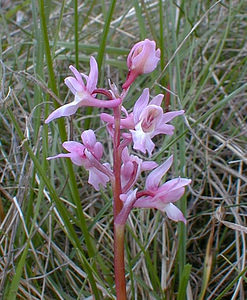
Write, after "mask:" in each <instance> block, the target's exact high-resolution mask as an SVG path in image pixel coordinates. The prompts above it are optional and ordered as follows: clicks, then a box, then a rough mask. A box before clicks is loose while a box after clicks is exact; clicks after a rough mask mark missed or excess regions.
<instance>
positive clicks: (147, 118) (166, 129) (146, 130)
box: [130, 89, 184, 155]
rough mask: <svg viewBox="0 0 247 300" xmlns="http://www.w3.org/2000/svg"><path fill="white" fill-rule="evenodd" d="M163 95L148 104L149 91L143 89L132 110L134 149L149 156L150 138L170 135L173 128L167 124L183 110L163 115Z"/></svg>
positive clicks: (151, 143) (151, 148)
mask: <svg viewBox="0 0 247 300" xmlns="http://www.w3.org/2000/svg"><path fill="white" fill-rule="evenodd" d="M163 97H164V95H161V94H159V95H157V96H155V97H154V98H153V99H152V100H151V101H150V102H149V89H144V90H143V93H142V94H141V96H140V97H139V99H138V100H137V101H136V103H135V106H134V109H133V118H134V127H135V128H134V129H131V130H130V132H131V134H132V138H133V142H134V149H136V150H140V151H141V152H143V153H146V151H148V153H149V155H151V154H152V152H153V150H154V147H155V145H154V143H153V142H152V138H153V137H154V136H156V135H157V134H167V135H172V134H173V132H174V126H172V125H170V124H167V123H168V122H169V121H171V120H172V119H173V118H175V117H176V116H179V115H182V114H184V111H183V110H179V111H172V112H167V113H163V109H162V108H161V106H160V105H161V102H162V100H163Z"/></svg>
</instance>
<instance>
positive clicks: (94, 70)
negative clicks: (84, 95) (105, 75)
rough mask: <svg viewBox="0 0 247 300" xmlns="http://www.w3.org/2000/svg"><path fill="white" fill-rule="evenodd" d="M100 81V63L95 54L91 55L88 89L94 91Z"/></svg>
mask: <svg viewBox="0 0 247 300" xmlns="http://www.w3.org/2000/svg"><path fill="white" fill-rule="evenodd" d="M97 82H98V65H97V62H96V60H95V58H94V57H93V56H91V57H90V73H89V76H88V80H87V90H88V92H90V93H92V92H93V91H94V90H95V89H96V85H97Z"/></svg>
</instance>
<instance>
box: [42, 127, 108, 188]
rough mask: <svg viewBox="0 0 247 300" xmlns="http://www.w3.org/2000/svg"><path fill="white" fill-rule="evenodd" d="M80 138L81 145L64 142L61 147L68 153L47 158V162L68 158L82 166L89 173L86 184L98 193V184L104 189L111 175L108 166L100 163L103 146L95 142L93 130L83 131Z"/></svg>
mask: <svg viewBox="0 0 247 300" xmlns="http://www.w3.org/2000/svg"><path fill="white" fill-rule="evenodd" d="M81 138H82V142H83V144H81V143H78V142H74V141H67V142H64V143H63V145H62V146H63V148H64V149H65V150H67V151H68V152H69V153H61V154H58V155H55V156H51V157H47V160H51V159H55V158H61V157H68V158H70V159H71V161H72V162H73V163H74V164H75V165H77V166H84V168H85V169H86V170H88V171H89V179H88V183H90V184H91V185H92V186H93V187H94V188H95V189H96V190H97V191H98V190H99V189H100V184H101V185H103V186H104V187H105V186H106V183H107V182H108V181H109V179H110V178H111V177H112V176H113V174H112V171H111V170H110V168H109V165H108V164H101V163H100V159H101V158H102V155H103V145H102V144H101V143H100V142H97V141H96V137H95V134H94V132H93V130H91V129H89V130H86V131H84V132H83V133H82V135H81Z"/></svg>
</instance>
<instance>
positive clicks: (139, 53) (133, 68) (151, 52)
mask: <svg viewBox="0 0 247 300" xmlns="http://www.w3.org/2000/svg"><path fill="white" fill-rule="evenodd" d="M155 47H156V43H155V41H150V40H148V39H145V40H144V41H141V42H139V43H137V44H135V45H134V46H133V48H132V49H131V51H130V53H129V55H128V58H127V66H128V68H129V73H128V76H127V79H126V81H125V83H124V84H123V89H127V88H128V87H129V86H130V85H131V84H132V83H133V82H134V80H135V79H136V77H137V76H138V75H140V74H146V73H150V72H153V70H154V69H155V68H156V67H157V64H158V62H159V60H160V49H157V50H155Z"/></svg>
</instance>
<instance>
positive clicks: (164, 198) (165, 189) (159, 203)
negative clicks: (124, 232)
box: [118, 156, 191, 223]
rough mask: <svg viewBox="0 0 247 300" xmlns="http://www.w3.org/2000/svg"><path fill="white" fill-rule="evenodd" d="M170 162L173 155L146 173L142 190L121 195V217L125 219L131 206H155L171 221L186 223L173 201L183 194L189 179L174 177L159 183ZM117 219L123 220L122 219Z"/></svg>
mask: <svg viewBox="0 0 247 300" xmlns="http://www.w3.org/2000/svg"><path fill="white" fill-rule="evenodd" d="M172 162H173V156H170V157H169V158H168V159H167V160H166V161H165V162H164V163H163V164H162V165H160V166H159V167H157V168H156V169H155V170H153V171H152V172H151V173H150V174H149V175H148V177H147V179H146V185H145V190H144V191H142V192H137V190H134V191H132V192H130V191H129V192H128V193H127V194H122V195H121V200H122V201H123V202H124V207H123V212H122V214H121V216H122V218H124V219H125V220H127V215H128V213H129V212H130V209H131V208H132V207H140V208H156V209H159V210H160V211H162V212H166V214H167V216H168V218H170V219H172V220H173V221H182V222H184V223H186V219H185V217H184V215H183V213H182V212H181V211H180V209H178V208H177V207H176V206H175V205H174V204H173V203H174V202H176V201H177V200H179V199H180V198H181V197H182V196H183V194H184V192H185V186H186V185H188V184H190V182H191V180H190V179H187V178H174V179H171V180H169V181H167V182H165V183H163V184H161V185H160V182H161V179H162V177H163V176H164V175H165V174H166V173H167V171H168V170H169V168H170V167H171V165H172ZM119 219H120V217H119ZM118 221H119V222H123V220H118Z"/></svg>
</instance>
